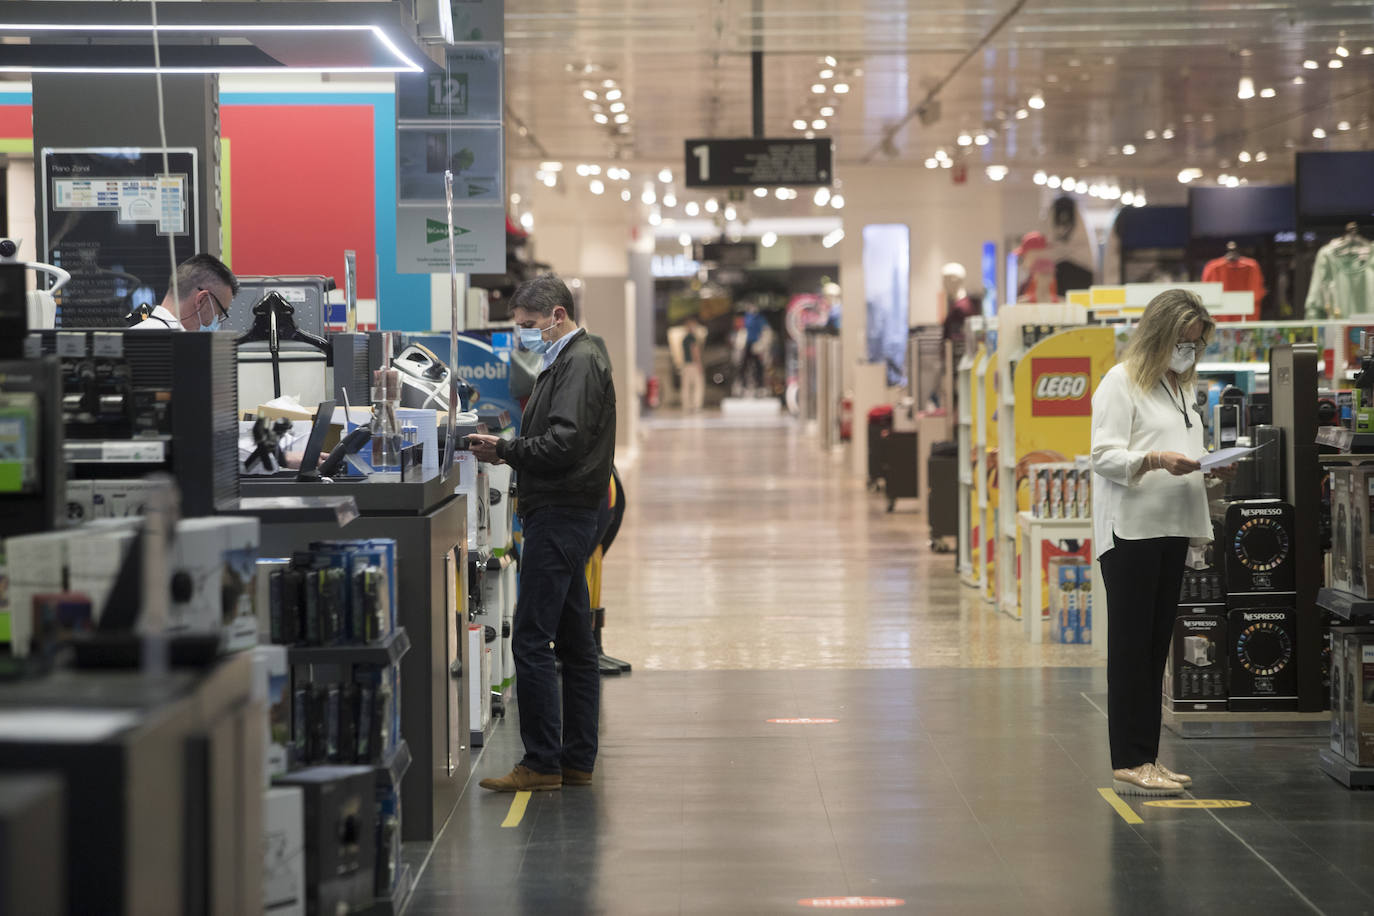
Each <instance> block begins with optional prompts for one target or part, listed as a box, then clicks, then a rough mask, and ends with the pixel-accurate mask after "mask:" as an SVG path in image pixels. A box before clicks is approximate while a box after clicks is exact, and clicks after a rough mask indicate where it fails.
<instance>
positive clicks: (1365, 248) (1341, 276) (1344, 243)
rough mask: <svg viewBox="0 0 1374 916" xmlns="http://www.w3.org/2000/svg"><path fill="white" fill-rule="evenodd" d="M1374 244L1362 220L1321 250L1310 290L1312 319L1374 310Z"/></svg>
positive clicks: (1310, 313) (1308, 305) (1309, 300)
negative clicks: (1373, 301) (1364, 229)
mask: <svg viewBox="0 0 1374 916" xmlns="http://www.w3.org/2000/svg"><path fill="white" fill-rule="evenodd" d="M1371 296H1374V244H1371V243H1370V241H1369V240H1368V239H1366V238H1365V237H1364V236H1363V235H1361V234H1360V227H1359V224H1358V223H1353V222H1351V223H1346V224H1345V233H1344V234H1343V235H1341V236H1338V237H1337V238H1335V239H1332V240H1331V241H1330V242H1328V243H1327V244H1325V245H1323V246H1322V249H1321V250H1320V251H1318V252H1317V260H1316V263H1315V264H1314V265H1313V266H1312V285H1311V286H1310V287H1308V290H1307V306H1306V311H1307V317H1308V318H1343V317H1346V316H1348V315H1359V314H1365V313H1368V312H1370V311H1374V303H1371V301H1370V298H1371Z"/></svg>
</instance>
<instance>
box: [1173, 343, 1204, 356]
mask: <svg viewBox="0 0 1374 916" xmlns="http://www.w3.org/2000/svg"><path fill="white" fill-rule="evenodd" d="M1174 352H1175V353H1177V354H1178V355H1179V356H1196V355H1197V354H1198V353H1201V352H1202V344H1201V343H1197V342H1195V341H1187V342H1185V343H1177V344H1174Z"/></svg>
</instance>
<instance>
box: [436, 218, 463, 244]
mask: <svg viewBox="0 0 1374 916" xmlns="http://www.w3.org/2000/svg"><path fill="white" fill-rule="evenodd" d="M471 231H472V230H471V229H467V228H465V227H463V226H459V225H456V224H455V225H454V227H453V235H454V237H455V238H456V237H457V236H460V235H467V234H468V233H469V232H471ZM447 238H448V223H447V222H446V221H444V220H441V219H426V220H425V241H426V242H427V243H428V244H430V245H433V244H434V243H435V242H442V241H444V240H446V239H447Z"/></svg>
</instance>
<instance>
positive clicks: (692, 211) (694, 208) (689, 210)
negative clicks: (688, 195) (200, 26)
mask: <svg viewBox="0 0 1374 916" xmlns="http://www.w3.org/2000/svg"><path fill="white" fill-rule="evenodd" d="M682 212H683V213H686V214H687V215H688V216H696V215H697V214H698V213H700V212H701V204H699V203H697V202H696V201H695V200H689V201H687V206H685V207H683V208H682Z"/></svg>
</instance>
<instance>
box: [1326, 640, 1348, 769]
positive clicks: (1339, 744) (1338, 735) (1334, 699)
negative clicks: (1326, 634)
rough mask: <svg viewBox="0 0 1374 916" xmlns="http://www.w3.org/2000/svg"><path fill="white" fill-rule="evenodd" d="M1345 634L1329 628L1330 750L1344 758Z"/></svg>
mask: <svg viewBox="0 0 1374 916" xmlns="http://www.w3.org/2000/svg"><path fill="white" fill-rule="evenodd" d="M1345 635H1346V634H1345V632H1344V628H1342V627H1332V628H1331V684H1330V691H1331V693H1330V696H1331V733H1330V737H1329V739H1328V740H1329V746H1330V748H1331V750H1333V751H1335V752H1336V753H1337V754H1340V755H1341V756H1342V757H1344V756H1345V707H1344V705H1343V702H1344V697H1345Z"/></svg>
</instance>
